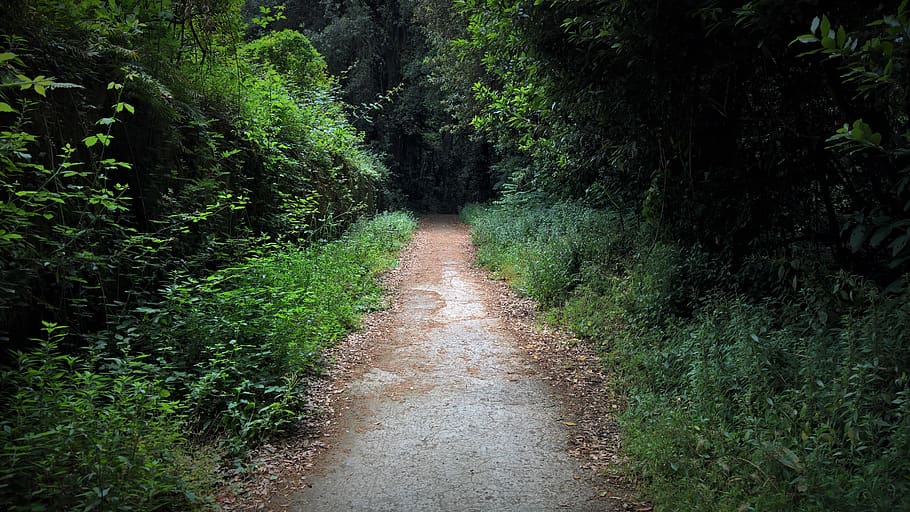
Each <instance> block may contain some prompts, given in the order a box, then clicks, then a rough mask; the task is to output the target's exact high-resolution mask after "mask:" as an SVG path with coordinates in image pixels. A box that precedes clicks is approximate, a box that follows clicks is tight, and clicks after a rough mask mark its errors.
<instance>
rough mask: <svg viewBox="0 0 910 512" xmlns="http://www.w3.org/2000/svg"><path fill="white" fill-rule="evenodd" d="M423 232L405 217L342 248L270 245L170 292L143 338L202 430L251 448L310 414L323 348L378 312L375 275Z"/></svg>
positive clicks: (368, 226) (382, 221)
mask: <svg viewBox="0 0 910 512" xmlns="http://www.w3.org/2000/svg"><path fill="white" fill-rule="evenodd" d="M414 229H416V221H415V220H414V218H413V217H412V216H410V215H407V214H403V213H386V214H382V215H379V216H377V217H376V218H374V219H372V220H362V221H360V222H358V223H357V224H355V225H354V226H353V227H352V228H351V229H350V230H349V231H348V233H347V234H346V235H345V236H344V237H342V238H341V239H339V240H338V241H335V242H330V243H327V244H324V245H315V246H312V247H309V248H299V247H294V246H290V245H282V244H273V245H272V246H270V247H269V248H268V249H267V250H263V251H262V254H261V255H258V256H254V257H252V258H249V259H248V260H246V261H243V262H240V263H238V264H236V265H234V266H232V267H229V268H226V269H223V270H220V271H217V272H215V273H213V274H211V275H209V276H208V277H206V278H204V279H189V278H185V279H181V280H177V281H175V283H174V284H172V285H170V286H169V287H168V288H167V289H166V290H165V296H166V301H165V303H164V306H163V307H162V309H161V310H159V311H156V312H155V315H154V316H152V317H150V318H149V323H148V325H147V326H146V330H147V332H148V333H149V336H150V337H152V338H154V339H155V341H154V342H153V343H152V346H155V347H159V351H160V355H161V356H162V357H165V358H166V359H168V360H169V361H171V363H172V364H174V365H175V366H176V367H177V368H178V369H180V372H181V373H180V374H179V375H182V381H183V385H184V386H185V388H186V391H185V392H186V394H187V406H188V413H189V417H190V418H191V419H192V423H193V424H194V425H195V428H196V429H197V430H200V431H203V432H206V433H209V434H216V433H217V434H222V433H223V434H227V435H228V436H229V437H233V438H236V439H237V440H238V441H240V442H243V441H248V440H252V439H258V438H262V437H263V436H265V435H267V434H270V433H273V432H276V431H279V430H282V429H285V428H286V427H288V426H289V425H290V424H292V423H293V422H294V420H295V419H297V418H298V417H299V416H300V415H301V414H304V412H305V411H304V409H303V407H302V405H303V404H302V403H301V398H300V396H301V395H300V391H301V390H302V388H303V386H305V384H306V377H307V376H312V375H313V374H314V373H316V372H318V371H319V370H320V368H321V367H322V364H323V361H322V355H321V354H322V349H324V348H325V347H327V346H330V345H332V344H333V343H334V342H335V341H336V340H337V339H338V338H340V337H341V336H343V335H344V334H345V333H347V332H348V331H350V330H351V329H353V328H355V327H356V326H357V323H358V321H359V318H360V316H361V314H362V313H364V312H365V311H368V310H370V309H372V308H376V307H379V306H380V305H381V292H382V290H381V289H380V288H379V286H378V284H377V283H376V280H375V279H374V277H375V275H376V273H377V272H379V271H381V270H382V269H385V268H388V267H389V266H391V265H392V264H394V257H395V253H396V251H397V250H398V249H400V248H401V247H402V245H403V244H404V243H405V241H406V240H407V239H408V238H409V237H410V235H411V233H412V232H413V231H414Z"/></svg>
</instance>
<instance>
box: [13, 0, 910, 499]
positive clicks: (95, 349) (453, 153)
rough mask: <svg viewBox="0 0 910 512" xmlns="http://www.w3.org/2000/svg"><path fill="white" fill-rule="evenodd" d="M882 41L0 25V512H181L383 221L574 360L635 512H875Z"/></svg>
mask: <svg viewBox="0 0 910 512" xmlns="http://www.w3.org/2000/svg"><path fill="white" fill-rule="evenodd" d="M907 6H908V1H907V0H892V1H882V2H878V1H870V2H856V1H846V0H753V1H748V2H747V1H745V0H680V1H674V2H667V1H659V0H642V1H637V2H629V1H624V0H455V1H450V0H307V1H303V0H285V1H280V0H111V1H108V0H12V1H8V2H6V3H5V4H4V5H3V7H2V8H0V14H2V16H0V29H2V33H3V35H4V38H3V39H2V42H0V45H2V47H0V122H2V124H3V128H2V130H0V206H2V209H0V343H2V344H3V345H2V349H3V350H2V354H3V355H2V357H0V364H2V365H3V370H2V373H0V375H2V380H0V383H2V387H0V442H2V446H3V451H2V452H0V508H4V507H5V508H10V509H12V510H35V509H42V507H43V509H61V508H66V507H74V506H78V507H79V508H80V509H85V510H90V509H103V510H119V509H125V508H127V507H132V508H133V509H158V508H162V509H176V510H182V509H187V508H193V507H196V508H206V507H209V506H210V505H211V498H210V497H211V496H212V495H213V493H214V491H213V490H212V489H213V487H212V486H213V481H214V480H216V478H215V476H214V475H216V474H217V471H216V468H219V467H220V468H224V467H228V466H231V465H232V464H234V463H235V462H237V463H238V464H239V463H241V462H242V461H243V460H245V459H244V457H246V454H248V451H247V450H248V449H249V448H250V447H251V446H256V445H257V444H259V443H263V442H267V441H268V440H269V439H272V438H274V436H278V435H285V434H288V433H289V432H294V431H295V429H296V428H297V427H298V426H299V425H300V421H301V419H302V418H305V417H306V416H307V415H308V414H312V413H313V411H312V410H311V409H309V408H308V407H307V404H306V403H305V400H304V399H303V398H302V397H303V396H304V392H305V391H306V389H307V387H308V385H309V383H310V382H311V381H312V379H313V378H316V376H317V375H319V374H320V372H322V371H323V370H324V369H325V365H326V361H325V360H324V357H323V350H324V349H325V348H326V347H329V346H331V345H332V344H333V343H335V342H336V341H337V340H338V339H339V337H341V336H343V335H344V334H345V333H347V332H349V331H350V330H352V329H355V328H356V327H357V325H358V321H359V318H360V316H361V315H362V314H363V313H364V312H367V311H369V310H371V309H375V308H378V307H382V305H383V299H382V290H381V289H380V288H379V286H378V285H377V284H376V279H375V277H376V276H377V275H378V274H379V273H380V272H382V270H383V269H386V268H388V267H389V266H390V265H392V264H393V262H394V257H395V254H396V251H397V250H398V249H400V248H401V247H402V246H403V245H404V244H405V243H406V242H407V240H408V238H409V237H410V234H411V233H412V232H413V230H414V229H415V226H416V222H415V219H414V217H413V215H412V214H409V213H403V212H402V210H409V211H412V212H456V211H460V212H461V214H462V217H463V218H464V219H465V220H466V222H468V223H469V224H470V225H471V226H472V230H473V236H474V241H475V242H476V244H477V245H478V259H479V261H480V263H482V264H484V265H486V266H488V267H489V268H491V269H492V270H493V271H494V272H495V273H496V275H498V276H499V277H501V278H503V279H508V280H509V281H510V283H511V284H512V285H513V286H514V287H516V288H517V289H518V290H519V291H520V292H521V293H524V294H527V295H528V296H530V297H532V298H534V299H536V300H537V301H538V302H539V303H540V304H541V308H542V313H543V315H544V316H545V318H546V320H547V321H549V322H553V323H556V324H559V325H561V326H563V327H566V328H570V329H572V330H573V331H574V332H575V333H576V334H577V335H578V336H579V339H580V340H581V341H580V342H584V343H588V344H591V345H592V346H593V347H595V348H597V349H598V351H599V352H600V354H601V356H602V359H603V365H604V367H605V368H606V369H608V370H609V371H610V372H612V373H611V375H614V376H615V379H616V380H615V386H616V388H617V393H620V394H622V395H623V396H624V399H625V400H626V401H627V407H626V408H625V410H623V411H620V414H619V417H618V421H619V422H620V424H621V426H622V428H623V432H624V438H623V439H624V441H623V450H624V453H625V454H626V455H628V458H629V461H630V462H629V466H628V468H627V469H628V471H629V474H632V475H635V477H636V478H637V481H638V482H639V483H640V484H641V489H642V492H643V493H645V494H646V495H647V496H649V497H651V498H653V499H654V501H655V503H656V505H657V506H658V508H660V507H663V509H665V510H693V511H695V510H731V511H732V510H800V511H821V510H826V511H827V510H845V511H846V510H861V509H863V510H906V509H910V501H908V500H910V487H908V486H910V481H908V480H907V475H908V474H910V467H908V464H910V458H908V457H907V456H906V455H907V454H908V453H910V378H908V375H910V350H908V348H910V347H908V339H910V337H908V335H907V334H908V333H910V291H908V271H910V117H908V112H910V108H908V80H910V65H908V64H910V55H908V50H910V47H908V38H910V11H908V8H907ZM380 212H385V213H381V214H380ZM377 214H378V215H377Z"/></svg>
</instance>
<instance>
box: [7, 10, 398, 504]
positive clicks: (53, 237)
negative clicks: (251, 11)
mask: <svg viewBox="0 0 910 512" xmlns="http://www.w3.org/2000/svg"><path fill="white" fill-rule="evenodd" d="M241 7H242V2H240V1H238V0H227V1H219V2H198V3H197V2H190V3H187V2H177V1H174V2H172V1H169V0H166V1H163V2H151V3H150V2H144V1H129V0H127V1H122V2H107V1H93V0H86V1H78V2H76V1H74V2H52V1H47V2H45V1H28V0H22V1H14V2H12V3H11V4H10V5H7V6H4V15H3V17H2V19H0V26H2V29H3V30H2V33H3V34H4V36H3V39H2V41H0V45H2V48H0V122H2V124H3V128H2V131H0V166H2V171H0V189H2V192H0V212H2V216H0V251H2V252H0V256H2V259H0V325H2V327H0V338H2V342H3V345H4V346H3V347H2V349H3V350H2V356H0V357H2V359H0V363H2V369H0V447H2V448H0V508H3V509H4V510H32V511H34V510H75V509H78V510H160V509H168V510H187V509H192V508H196V507H202V508H205V507H208V506H211V505H213V501H212V498H211V493H212V491H213V485H214V480H215V479H216V478H217V472H216V469H217V467H219V466H222V465H233V464H238V465H242V464H243V463H244V452H245V449H246V448H247V447H248V446H250V445H251V444H254V443H257V442H260V441H262V440H264V439H267V438H268V436H270V435H274V434H277V433H280V432H286V431H292V430H293V429H294V428H295V425H296V424H297V420H299V419H300V418H301V417H302V416H303V415H305V414H309V413H311V412H312V411H310V410H308V409H307V408H306V404H304V403H303V398H302V396H303V392H304V390H305V388H306V385H307V381H308V379H310V378H312V377H313V376H315V375H317V374H318V373H319V372H320V371H321V369H322V368H324V367H325V363H326V362H325V361H324V360H323V358H322V350H323V349H324V348H325V347H327V346H330V345H332V344H333V343H334V342H335V341H336V340H338V338H339V337H341V336H342V335H344V334H345V333H346V332H348V331H350V330H351V329H353V328H355V327H356V326H357V324H358V321H359V318H360V315H361V314H362V313H364V312H366V311H369V310H370V309H373V308H376V307H380V306H381V304H382V301H381V293H382V290H380V289H379V287H378V284H377V282H376V279H375V278H376V277H377V274H378V273H379V272H381V271H382V270H384V269H386V268H388V267H389V266H391V265H393V264H394V258H395V257H396V254H397V250H398V249H399V248H401V247H402V245H403V244H404V243H405V242H406V241H407V240H408V239H409V237H410V235H411V233H412V232H413V231H414V229H415V228H416V221H415V219H414V218H413V217H412V216H411V215H409V214H404V213H384V214H380V215H376V212H377V211H378V209H379V207H380V203H383V204H387V203H385V198H384V194H385V192H384V190H385V188H384V183H385V180H386V179H387V170H386V168H385V165H384V164H383V163H382V158H381V155H379V154H377V153H374V152H373V151H371V150H370V149H368V148H367V144H366V142H365V141H364V138H363V134H362V133H361V132H359V131H358V130H357V129H355V128H354V127H353V126H352V125H351V124H350V122H349V121H348V111H347V109H348V107H347V106H346V105H344V104H343V103H341V102H340V101H339V100H337V99H336V93H335V91H336V88H337V84H336V79H335V78H333V77H332V76H330V75H329V74H328V73H327V71H326V64H325V62H324V60H323V58H322V56H321V55H320V54H319V53H318V52H317V51H316V49H315V48H314V47H313V46H312V45H311V44H310V43H309V41H308V40H307V38H306V37H304V36H303V35H302V34H300V33H299V32H296V31H294V30H271V29H270V28H269V26H270V25H271V24H273V23H274V22H275V21H278V20H280V19H281V18H282V17H283V15H282V9H281V8H275V9H271V8H264V9H261V10H259V11H258V12H257V13H256V15H255V16H252V17H244V16H243V15H242V14H241ZM250 27H256V30H255V31H253V30H252V29H251V28H250ZM248 31H249V34H252V32H255V34H253V35H248Z"/></svg>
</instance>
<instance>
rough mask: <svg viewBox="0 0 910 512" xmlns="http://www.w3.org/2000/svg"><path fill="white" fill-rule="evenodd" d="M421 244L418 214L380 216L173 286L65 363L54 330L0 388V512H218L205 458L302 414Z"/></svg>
mask: <svg viewBox="0 0 910 512" xmlns="http://www.w3.org/2000/svg"><path fill="white" fill-rule="evenodd" d="M414 229H416V221H415V220H414V218H413V217H412V216H410V215H409V214H404V213H385V214H382V215H379V216H377V217H375V218H374V219H372V220H361V221H359V222H357V223H356V224H355V225H354V226H353V227H352V228H351V229H350V230H348V232H347V234H345V235H344V236H343V237H342V238H341V239H339V240H337V241H334V242H330V243H326V244H322V245H316V246H311V247H308V248H300V247H297V246H292V245H285V244H272V245H267V246H265V247H264V248H263V249H261V254H259V255H254V256H252V257H250V258H248V259H246V260H244V261H242V262H240V263H238V264H236V265H234V266H232V267H229V268H225V269H222V270H219V271H216V272H214V273H212V274H210V275H209V276H207V277H205V278H201V279H195V278H187V277H183V278H180V277H175V278H174V281H173V283H171V284H170V285H169V286H168V287H167V289H166V290H165V293H164V296H165V300H164V301H163V302H162V303H161V304H160V305H159V306H158V307H156V308H151V307H143V308H141V309H142V311H140V312H139V313H140V314H142V315H144V320H142V321H141V322H139V323H133V324H128V327H126V328H123V329H117V330H109V331H106V332H104V333H101V334H99V335H98V336H96V337H95V341H96V345H95V346H93V347H87V348H86V350H85V351H83V353H82V354H81V355H68V354H65V353H64V352H62V351H61V350H60V349H59V347H58V345H59V343H60V342H61V340H62V339H63V338H64V337H65V336H66V335H67V331H68V328H67V327H64V326H60V325H55V324H46V326H45V330H46V338H45V339H44V340H36V343H40V345H39V346H38V348H36V349H33V350H29V351H23V352H19V353H18V354H17V357H16V364H15V366H14V367H13V368H11V369H9V370H4V371H3V372H2V373H0V382H2V388H0V410H2V411H3V417H2V419H0V446H2V449H0V505H2V507H0V508H3V509H4V510H29V511H37V510H159V509H170V510H187V509H193V508H203V507H209V506H211V504H212V501H211V499H210V498H209V497H208V493H210V492H211V490H212V489H211V486H212V479H213V478H214V467H215V464H217V463H218V461H217V459H216V455H214V454H213V452H212V450H211V449H210V448H207V447H206V445H207V446H212V444H213V443H211V441H212V440H214V439H216V438H217V439H222V440H224V441H225V442H226V443H227V444H226V446H224V449H226V450H227V452H224V451H223V450H222V453H227V454H231V453H233V454H234V455H236V454H238V453H239V452H240V450H242V449H243V447H244V446H246V445H247V444H248V443H250V442H253V441H258V440H261V439H264V438H265V437H266V436H267V435H269V434H273V433H275V432H278V431H282V430H287V429H288V428H291V427H293V425H294V422H295V420H296V419H298V418H300V417H301V416H302V415H303V414H306V413H307V410H306V409H305V403H304V402H303V400H302V393H303V391H304V390H305V387H306V383H307V379H308V378H309V377H312V376H313V375H314V374H315V373H317V372H319V371H320V369H321V368H322V367H323V363H324V361H323V360H322V350H323V349H324V348H326V347H328V346H330V345H331V344H333V343H334V342H335V341H336V340H337V339H338V338H339V337H340V336H342V335H343V334H344V333H346V332H348V331H349V330H351V329H353V328H354V327H356V326H357V323H358V320H359V318H360V315H361V314H362V313H363V312H365V311H367V310H370V309H373V308H376V307H380V306H381V292H382V290H381V289H380V287H379V286H378V284H377V282H376V277H377V273H379V272H381V271H382V270H383V269H386V268H389V267H390V266H391V265H393V264H394V261H395V257H396V253H397V251H398V249H400V248H401V247H402V246H403V244H404V243H405V242H406V241H407V240H408V239H409V237H410V235H411V233H412V232H413V231H414ZM110 354H117V356H111V355H110ZM202 440H206V441H209V442H208V443H206V445H201V444H200V443H199V441H202Z"/></svg>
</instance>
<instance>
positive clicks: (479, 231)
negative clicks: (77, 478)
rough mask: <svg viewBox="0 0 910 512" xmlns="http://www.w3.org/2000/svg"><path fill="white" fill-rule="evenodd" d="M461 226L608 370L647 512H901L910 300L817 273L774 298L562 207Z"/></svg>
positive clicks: (614, 222) (612, 220)
mask: <svg viewBox="0 0 910 512" xmlns="http://www.w3.org/2000/svg"><path fill="white" fill-rule="evenodd" d="M463 216H464V217H465V219H466V221H467V222H468V223H470V224H471V226H472V233H473V238H474V241H475V242H476V243H477V244H478V245H479V251H478V257H479V259H480V261H481V263H483V264H484V265H487V266H489V267H491V268H493V269H494V270H496V271H497V272H499V273H500V274H501V275H503V276H505V277H507V278H509V279H511V280H512V282H513V283H514V284H515V285H516V286H517V287H519V288H520V289H521V290H523V291H525V292H526V293H528V294H529V295H530V296H532V297H534V298H535V299H537V300H540V301H541V302H542V303H543V304H545V305H546V306H548V307H549V308H550V315H549V316H550V317H551V318H555V319H557V320H558V321H561V322H563V323H564V324H566V325H567V326H569V327H571V328H572V329H574V330H575V331H576V332H578V333H579V334H581V335H582V336H584V337H586V338H588V339H589V340H590V341H591V343H593V344H594V345H595V346H597V347H598V348H599V349H600V350H601V354H602V356H603V360H604V364H607V365H610V366H611V367H612V368H614V369H615V370H616V372H617V373H618V374H619V375H620V376H621V380H620V381H621V382H622V384H623V386H624V387H625V389H624V391H625V392H626V394H627V396H628V403H629V405H628V408H627V410H626V411H625V412H624V414H623V415H622V425H623V427H624V430H625V436H624V449H625V450H626V452H627V453H628V454H629V455H631V458H632V460H633V463H632V467H631V469H632V470H633V471H634V472H635V473H636V474H638V475H639V476H641V477H642V480H643V481H644V482H645V487H646V491H647V492H648V493H649V494H650V495H651V496H652V497H653V499H654V500H655V503H656V504H657V507H658V509H660V510H673V511H686V510H690V511H704V510H729V511H740V510H799V511H823V510H828V511H834V510H843V511H852V510H881V511H886V510H887V511H891V510H910V457H908V456H907V455H908V454H910V400H908V399H910V380H908V374H910V350H908V349H910V347H908V344H910V341H908V340H910V338H908V335H907V333H910V293H908V292H907V291H904V292H902V293H899V294H885V293H883V292H881V291H879V289H878V288H877V287H875V286H874V285H872V284H870V283H867V282H864V281H863V280H862V279H860V278H858V277H856V276H851V275H847V274H843V273H840V274H834V273H826V272H824V271H814V272H811V273H805V274H804V275H800V276H799V277H800V279H799V280H798V281H793V282H796V283H797V286H796V287H795V288H793V287H792V286H791V284H792V283H791V281H789V276H787V275H786V273H784V272H781V273H780V275H781V276H783V277H782V279H787V280H788V281H787V283H786V284H785V285H784V286H781V287H780V289H784V288H788V287H789V288H790V291H789V292H787V293H781V294H774V295H771V294H769V293H766V292H765V291H756V289H754V288H750V287H749V286H748V283H749V282H750V279H753V278H754V279H755V280H756V281H757V280H758V279H759V277H758V276H753V275H744V274H741V273H740V274H739V275H734V273H732V272H731V271H730V269H729V265H727V264H724V263H722V261H721V260H720V259H718V258H716V257H713V256H711V255H709V254H706V253H705V252H703V251H702V250H700V249H699V248H697V247H686V248H681V247H677V246H673V245H668V244H664V243H660V242H657V241H655V238H654V237H653V236H651V233H650V230H649V228H648V227H647V226H646V225H640V224H637V225H630V223H629V219H628V218H626V219H624V220H625V222H624V223H623V224H620V222H619V217H618V215H617V214H615V213H611V212H605V211H596V210H592V209H588V208H585V207H582V206H579V205H575V204H557V205H544V204H523V205H510V204H508V203H504V204H500V205H497V206H483V207H482V206H476V205H474V206H471V207H469V208H466V209H465V211H464V212H463ZM623 227H625V228H626V229H622V228H623ZM763 265H764V269H763V270H762V272H764V273H765V274H766V273H767V272H766V271H767V269H768V268H769V267H771V266H772V265H773V263H771V262H764V263H763ZM763 275H764V274H763ZM762 290H764V289H762Z"/></svg>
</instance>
